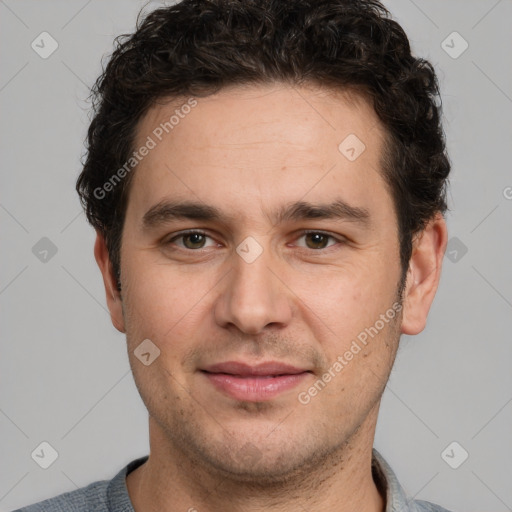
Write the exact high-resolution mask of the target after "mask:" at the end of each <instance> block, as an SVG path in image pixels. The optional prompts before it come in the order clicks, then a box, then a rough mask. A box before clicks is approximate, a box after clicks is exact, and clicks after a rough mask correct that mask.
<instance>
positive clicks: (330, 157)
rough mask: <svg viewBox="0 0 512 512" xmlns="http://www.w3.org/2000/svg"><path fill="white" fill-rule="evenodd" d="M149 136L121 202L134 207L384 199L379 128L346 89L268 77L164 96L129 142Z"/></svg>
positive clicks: (247, 206) (245, 208) (258, 206)
mask: <svg viewBox="0 0 512 512" xmlns="http://www.w3.org/2000/svg"><path fill="white" fill-rule="evenodd" d="M191 105H193V106H191ZM149 140H151V141H152V143H151V145H152V146H153V147H152V149H151V150H150V151H149V152H148V153H147V155H146V156H145V157H144V158H143V159H142V160H141V161H140V163H139V164H138V166H137V168H136V172H135V176H134V179H133V182H132V184H131V191H130V200H129V205H130V203H133V204H132V205H131V206H133V207H135V208H137V209H138V210H140V211H142V210H144V212H143V213H145V211H147V210H148V209H149V208H151V207H152V206H154V205H155V204H156V203H158V202H162V201H165V200H168V199H169V198H172V199H180V200H183V199H190V198H193V199H195V200H200V201H204V202H206V203H208V204H217V205H219V206H221V207H224V208H225V209H230V210H231V212H233V211H236V214H237V215H236V217H237V218H238V219H242V218H245V217H247V216H251V215H252V214H253V213H255V212H256V211H262V212H264V210H265V208H264V206H265V205H267V206H268V207H269V208H270V209H275V207H276V206H277V205H279V203H283V202H285V203H289V202H292V201H298V200H301V199H307V200H310V201H312V202H319V201H320V202H322V201H323V202H325V200H326V199H328V196H331V197H333V198H334V197H336V198H339V197H341V198H342V199H343V200H345V201H346V202H347V203H348V204H350V203H352V204H354V205H357V204H359V205H362V206H364V205H369V206H371V205H372V204H373V205H378V204H379V203H382V205H381V206H382V207H384V208H388V209H389V207H390V202H389V199H390V198H389V194H387V187H386V185H385V183H384V181H383V179H382V177H381V172H380V167H381V163H380V157H381V148H382V142H383V130H382V127H381V124H380V122H379V120H378V118H377V116H376V114H375V112H374V110H373V108H372V107H371V106H370V105H369V104H368V102H366V101H365V100H364V99H363V97H362V96H359V95H357V94H355V93H348V92H341V91H333V90H329V89H324V88H320V87H314V86H308V87H305V86H304V87H292V86H288V85H284V84H277V85H265V86H260V85H258V86H254V85H252V86H245V87H231V88H227V89H222V90H221V91H220V92H219V93H216V94H214V95H211V96H208V97H205V98H194V99H193V100H192V101H191V98H188V97H186V98H179V99H173V100H171V101H168V102H161V103H160V104H159V105H156V106H154V107H153V108H152V109H151V110H150V111H149V112H148V113H147V114H146V116H145V117H144V118H143V119H142V121H141V122H140V124H139V127H138V132H137V137H136V144H135V147H136V148H138V147H141V146H143V145H144V144H146V143H147V142H148V141H149ZM384 203H385V204H384ZM129 208H130V206H129Z"/></svg>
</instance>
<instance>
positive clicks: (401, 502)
mask: <svg viewBox="0 0 512 512" xmlns="http://www.w3.org/2000/svg"><path fill="white" fill-rule="evenodd" d="M147 459H148V456H145V457H141V458H140V459H136V460H134V461H132V462H130V463H129V464H128V465H127V466H125V467H124V468H123V469H122V470H121V471H119V473H117V475H116V476H115V477H114V478H113V479H112V480H101V481H98V482H94V483H92V484H89V485H88V486H87V487H82V488H81V489H77V490H76V491H71V492H66V493H64V494H60V495H59V496H56V497H55V498H51V499H48V500H45V501H41V502H39V503H36V504H34V505H30V506H28V507H24V508H20V509H18V510H16V511H14V512H134V510H133V506H132V503H131V501H130V496H129V495H128V490H127V488H126V475H128V473H130V472H131V471H133V470H134V469H136V468H137V467H139V466H140V465H142V464H144V462H146V460H147ZM372 472H373V478H374V480H375V482H376V485H377V486H378V488H379V490H380V491H381V493H382V494H384V495H385V496H386V511H385V512H449V511H448V510H446V509H445V508H442V507H440V506H438V505H434V504H433V503H430V502H428V501H419V500H413V499H412V498H410V497H409V496H408V495H407V494H406V493H405V491H404V490H403V488H402V486H401V485H400V483H399V482H398V480H397V478H396V476H395V474H394V472H393V470H392V469H391V468H390V467H389V465H388V463H387V462H386V461H385V460H384V458H383V457H382V455H380V453H379V452H378V451H377V450H376V449H375V448H374V449H373V457H372Z"/></svg>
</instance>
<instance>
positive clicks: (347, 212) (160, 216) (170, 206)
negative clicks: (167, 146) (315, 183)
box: [142, 199, 371, 229]
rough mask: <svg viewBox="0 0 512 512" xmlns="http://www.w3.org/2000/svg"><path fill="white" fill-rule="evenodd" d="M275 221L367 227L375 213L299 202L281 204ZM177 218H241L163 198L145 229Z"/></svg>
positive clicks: (146, 217) (334, 204)
mask: <svg viewBox="0 0 512 512" xmlns="http://www.w3.org/2000/svg"><path fill="white" fill-rule="evenodd" d="M268 218H269V219H270V220H271V222H272V223H273V224H280V223H283V222H290V221H301V220H311V219H326V220H328V219H334V220H345V221H350V222H355V223H358V224H361V225H362V226H364V227H366V226H368V225H369V224H370V220H371V216H370V212H369V210H368V209H366V208H363V207H359V206H353V205H350V204H348V203H347V202H345V201H343V200H342V199H337V200H335V201H333V202H331V203H320V204H313V203H309V202H306V201H296V202H293V203H290V204H288V205H285V206H282V207H280V208H279V209H278V210H277V211H274V212H273V213H272V214H271V215H269V216H268ZM177 219H191V220H201V221H210V222H220V223H225V224H227V223H229V222H235V221H236V220H238V219H240V216H239V215H231V214H226V213H224V212H222V210H220V209H219V208H217V207H215V206H211V205H207V204H205V203H200V202H194V201H188V200H185V201H167V200H164V201H161V202H159V203H158V204H156V205H154V206H153V207H151V208H150V209H149V210H148V211H147V212H146V213H145V214H144V217H143V218H142V227H143V228H144V229H154V228H156V227H158V226H160V225H162V224H165V223H168V222H171V221H173V220H177Z"/></svg>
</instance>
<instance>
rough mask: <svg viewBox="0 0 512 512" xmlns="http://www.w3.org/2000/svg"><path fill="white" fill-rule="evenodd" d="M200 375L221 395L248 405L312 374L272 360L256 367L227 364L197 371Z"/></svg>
mask: <svg viewBox="0 0 512 512" xmlns="http://www.w3.org/2000/svg"><path fill="white" fill-rule="evenodd" d="M201 373H202V374H203V375H204V376H205V377H206V378H207V379H208V381H209V382H210V384H212V385H213V386H214V388H215V389H217V390H218V391H220V392H221V393H223V394H225V395H227V396H229V397H231V398H234V399H235V400H241V401H248V402H262V401H266V400H271V399H272V398H274V397H276V396H278V395H279V394H281V393H284V392H285V391H289V390H291V389H293V388H294V387H296V386H298V385H299V384H300V383H301V382H303V381H304V379H306V378H307V377H308V376H309V375H311V374H312V372H311V371H310V370H308V369H305V368H297V367H295V366H291V365H288V364H284V363H279V362H275V361H270V362H266V363H261V364H258V365H249V364H246V363H240V362H236V361H228V362H225V363H219V364H215V365H212V366H208V367H206V368H204V369H201Z"/></svg>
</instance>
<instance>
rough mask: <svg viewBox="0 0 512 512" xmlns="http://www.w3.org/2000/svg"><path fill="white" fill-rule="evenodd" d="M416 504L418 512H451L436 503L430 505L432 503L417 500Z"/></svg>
mask: <svg viewBox="0 0 512 512" xmlns="http://www.w3.org/2000/svg"><path fill="white" fill-rule="evenodd" d="M414 504H415V505H416V510H417V512H450V511H449V510H447V509H445V508H443V507H440V506H439V505H436V504H435V503H430V501H423V500H416V501H415V502H414Z"/></svg>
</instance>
